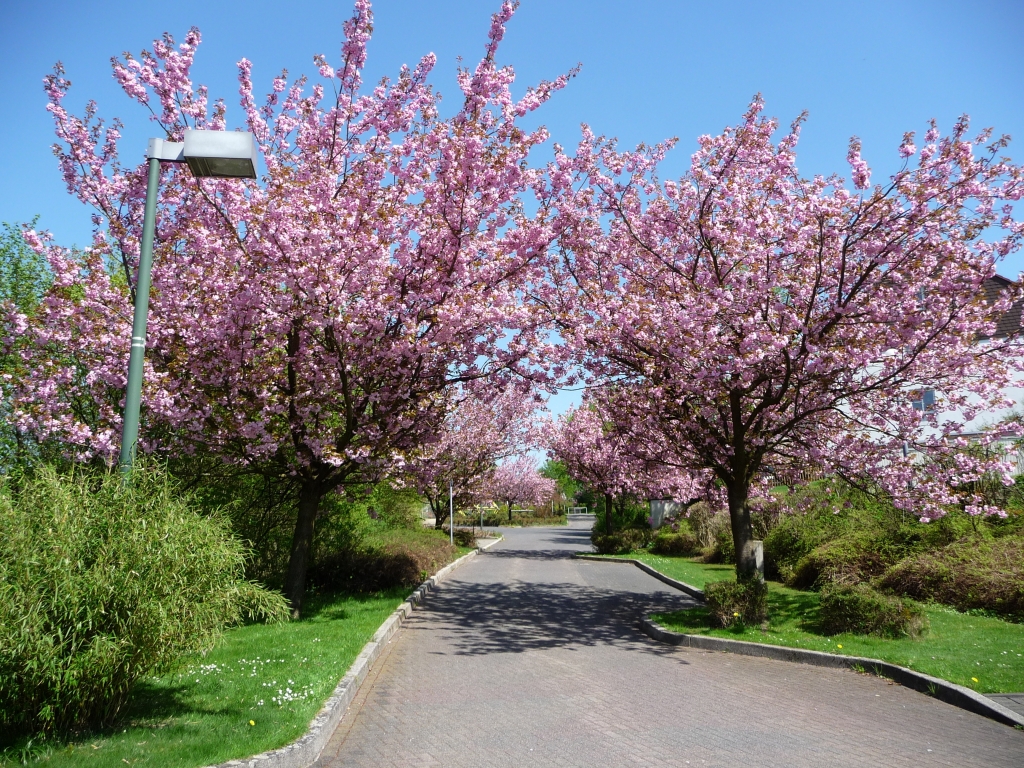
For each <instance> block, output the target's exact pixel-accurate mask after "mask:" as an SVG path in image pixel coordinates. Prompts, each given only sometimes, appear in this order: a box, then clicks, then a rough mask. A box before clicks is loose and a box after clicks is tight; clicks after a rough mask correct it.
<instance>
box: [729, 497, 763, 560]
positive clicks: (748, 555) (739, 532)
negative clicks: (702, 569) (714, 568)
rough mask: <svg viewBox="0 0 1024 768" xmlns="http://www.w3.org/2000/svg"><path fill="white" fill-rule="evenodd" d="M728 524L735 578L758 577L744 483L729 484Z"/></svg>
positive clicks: (752, 531)
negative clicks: (733, 547) (733, 555)
mask: <svg viewBox="0 0 1024 768" xmlns="http://www.w3.org/2000/svg"><path fill="white" fill-rule="evenodd" d="M727 489H728V491H729V522H730V523H731V524H732V542H733V545H734V546H735V548H736V578H737V579H750V578H755V577H759V573H758V570H757V558H756V554H755V549H754V530H753V528H752V527H751V525H750V507H749V506H747V497H748V495H749V493H750V488H749V487H748V486H747V484H746V483H737V482H733V483H729V484H728V486H727Z"/></svg>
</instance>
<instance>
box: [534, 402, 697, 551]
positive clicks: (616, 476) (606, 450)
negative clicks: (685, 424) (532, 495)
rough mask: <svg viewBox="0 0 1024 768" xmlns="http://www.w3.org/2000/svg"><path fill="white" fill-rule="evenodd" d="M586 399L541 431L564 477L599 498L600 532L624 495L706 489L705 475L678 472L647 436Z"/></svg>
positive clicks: (685, 497)
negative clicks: (601, 504) (601, 505)
mask: <svg viewBox="0 0 1024 768" xmlns="http://www.w3.org/2000/svg"><path fill="white" fill-rule="evenodd" d="M623 426H624V425H622V424H619V423H618V422H617V421H616V420H615V419H613V418H611V417H610V416H609V415H608V414H605V413H604V412H602V410H601V408H600V406H599V405H598V404H597V403H596V402H594V401H593V400H592V397H591V398H585V400H584V403H583V404H582V405H581V406H580V407H579V408H575V409H569V410H568V411H566V412H565V413H564V414H562V415H561V416H559V418H558V419H557V420H556V421H554V422H549V423H548V425H547V428H546V429H545V443H546V447H547V450H548V454H549V455H550V456H551V457H553V458H554V459H556V460H557V461H560V462H562V464H564V465H565V468H566V470H567V471H568V473H569V475H570V476H571V477H572V478H573V479H575V480H577V481H578V482H580V483H582V484H583V485H585V486H586V487H587V488H589V489H590V490H591V491H594V492H596V493H600V494H601V495H602V496H603V497H604V508H605V531H606V533H611V532H612V528H613V522H612V511H613V509H614V501H615V500H616V499H618V500H619V502H620V506H621V504H623V503H624V501H625V498H626V497H627V496H637V497H640V498H673V499H677V500H679V501H684V502H685V501H694V500H697V499H700V498H704V497H706V496H707V495H708V493H709V488H708V479H709V478H708V477H707V473H703V474H702V473H699V472H691V471H686V470H680V469H678V468H677V467H675V466H673V465H674V464H678V463H679V462H678V461H673V460H672V459H671V458H669V456H668V452H666V451H664V450H660V451H656V450H654V446H653V445H652V443H651V441H650V440H649V439H647V440H644V439H640V436H638V435H636V434H633V433H632V432H631V431H630V430H628V429H624V428H623Z"/></svg>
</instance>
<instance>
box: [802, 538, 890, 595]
mask: <svg viewBox="0 0 1024 768" xmlns="http://www.w3.org/2000/svg"><path fill="white" fill-rule="evenodd" d="M887 565H888V564H887V563H886V562H885V560H884V559H883V557H882V552H881V548H880V547H879V546H878V542H876V541H875V540H874V538H873V537H872V536H871V535H870V533H867V532H856V533H851V534H847V535H846V536H841V537H840V538H838V539H833V540H832V541H827V542H825V543H824V544H821V545H819V546H817V547H815V548H814V549H813V550H811V552H809V553H808V554H807V555H805V556H804V557H802V558H801V559H800V561H799V562H798V563H797V564H796V567H795V568H794V569H793V573H792V575H791V576H790V577H789V578H788V579H787V580H786V584H787V585H788V586H790V587H794V588H796V589H820V588H821V587H823V586H824V585H825V584H828V583H831V582H834V583H836V584H858V583H860V582H862V581H867V580H868V579H870V578H871V577H873V576H878V575H880V574H881V573H883V572H884V571H885V569H886V567H887Z"/></svg>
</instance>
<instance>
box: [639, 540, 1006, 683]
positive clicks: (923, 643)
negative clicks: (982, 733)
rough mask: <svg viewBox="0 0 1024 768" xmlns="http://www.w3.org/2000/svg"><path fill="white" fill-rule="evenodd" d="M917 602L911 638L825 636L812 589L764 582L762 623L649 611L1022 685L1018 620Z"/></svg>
mask: <svg viewBox="0 0 1024 768" xmlns="http://www.w3.org/2000/svg"><path fill="white" fill-rule="evenodd" d="M621 557H628V558H631V559H636V560H641V561H642V562H644V563H647V564H648V565H650V566H651V567H652V568H655V569H656V570H658V571H659V572H661V573H664V574H665V575H666V576H670V577H672V578H674V579H678V580H679V581H682V582H685V583H687V584H690V585H692V586H695V587H699V588H703V587H704V585H705V584H706V583H708V582H713V581H723V580H726V579H732V578H735V567H734V566H732V565H707V564H704V563H700V562H696V561H695V560H693V559H690V558H683V557H664V556H659V555H651V554H648V553H636V554H633V555H624V556H621ZM620 559H621V558H620ZM924 610H925V614H926V615H927V616H928V621H929V623H930V628H929V630H928V632H927V633H926V634H925V635H924V636H923V637H922V638H920V639H917V640H912V639H909V638H904V639H885V638H879V637H869V636H864V635H853V634H848V633H846V634H840V635H834V636H828V635H825V634H824V633H822V632H821V631H820V630H819V628H818V593H816V592H805V591H801V590H796V589H790V588H788V587H785V586H783V585H782V584H779V583H776V582H769V585H768V611H769V625H768V628H767V629H766V630H762V629H760V628H759V627H746V628H742V629H732V628H731V629H712V628H711V627H710V624H709V621H708V612H707V610H706V609H704V608H692V609H690V610H686V611H676V612H674V613H667V614H657V615H655V616H654V619H655V620H656V621H657V622H658V623H659V624H661V625H662V626H663V627H665V628H666V629H669V630H672V631H674V632H685V633H688V634H699V635H710V636H712V637H725V638H730V639H733V640H744V641H747V642H754V643H767V644H771V645H784V646H788V647H792V648H806V649H808V650H813V651H827V652H829V653H838V654H844V655H849V656H865V657H868V658H872V659H881V660H882V661H888V662H890V663H892V664H898V665H900V666H902V667H907V668H909V669H914V670H917V671H918V672H924V673H925V674H928V675H933V676H935V677H939V678H942V679H943V680H948V681H950V682H953V683H958V684H959V685H963V686H966V687H968V688H972V689H974V690H976V691H978V692H979V693H1018V692H1021V691H1024V625H1021V624H1013V623H1011V622H1008V621H1002V620H1000V619H996V618H990V617H988V616H981V615H973V614H965V613H959V612H957V611H955V610H953V609H952V608H947V607H945V606H942V605H927V604H926V605H925V606H924Z"/></svg>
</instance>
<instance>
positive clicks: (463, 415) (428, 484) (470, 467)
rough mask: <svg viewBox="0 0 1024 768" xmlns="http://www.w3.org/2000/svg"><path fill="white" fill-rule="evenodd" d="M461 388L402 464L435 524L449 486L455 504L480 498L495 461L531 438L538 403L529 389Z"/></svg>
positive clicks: (445, 510)
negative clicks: (434, 431) (427, 438)
mask: <svg viewBox="0 0 1024 768" xmlns="http://www.w3.org/2000/svg"><path fill="white" fill-rule="evenodd" d="M477 389H479V388H477ZM487 389H488V390H490V388H489V387H488V388H487ZM464 394H465V396H464V397H463V398H462V399H461V401H460V402H459V403H458V404H457V405H456V406H455V407H454V409H453V410H452V411H451V413H449V414H448V416H447V417H446V418H445V420H444V423H443V424H442V425H441V428H440V430H439V435H438V439H437V441H436V442H434V443H430V444H429V445H426V446H424V447H423V448H421V449H420V450H419V451H417V452H416V453H415V454H414V455H413V457H412V458H410V460H409V463H408V465H407V467H406V471H407V473H408V475H409V477H410V479H411V484H412V485H413V486H414V487H415V488H416V489H417V490H418V491H419V492H420V493H422V494H423V495H424V496H425V497H426V499H427V501H428V503H429V504H430V509H431V510H432V511H433V513H434V520H435V521H436V522H435V525H436V527H437V528H441V527H442V526H443V525H444V522H445V521H446V520H447V519H448V515H449V511H450V510H449V492H450V490H451V492H453V494H454V495H453V497H452V501H453V502H454V506H455V508H457V509H464V508H466V507H468V506H471V505H473V504H478V503H480V502H482V501H484V500H485V499H486V496H487V482H488V480H489V478H490V476H491V474H492V473H493V472H494V471H495V469H496V468H497V464H498V462H499V461H501V460H503V459H506V458H510V457H512V456H514V455H516V454H519V453H521V452H522V451H523V450H526V449H527V448H529V447H530V446H531V444H532V443H533V440H534V432H535V429H534V424H533V420H534V417H535V412H536V410H537V408H538V407H539V403H538V401H537V400H536V399H535V396H534V395H533V394H532V393H530V392H526V393H524V392H523V391H522V389H521V388H519V387H509V388H507V389H506V390H505V391H503V392H500V393H498V394H496V395H495V394H493V393H491V392H490V391H486V392H479V391H473V388H472V387H468V388H466V390H465V393H464ZM449 484H450V485H449Z"/></svg>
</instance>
